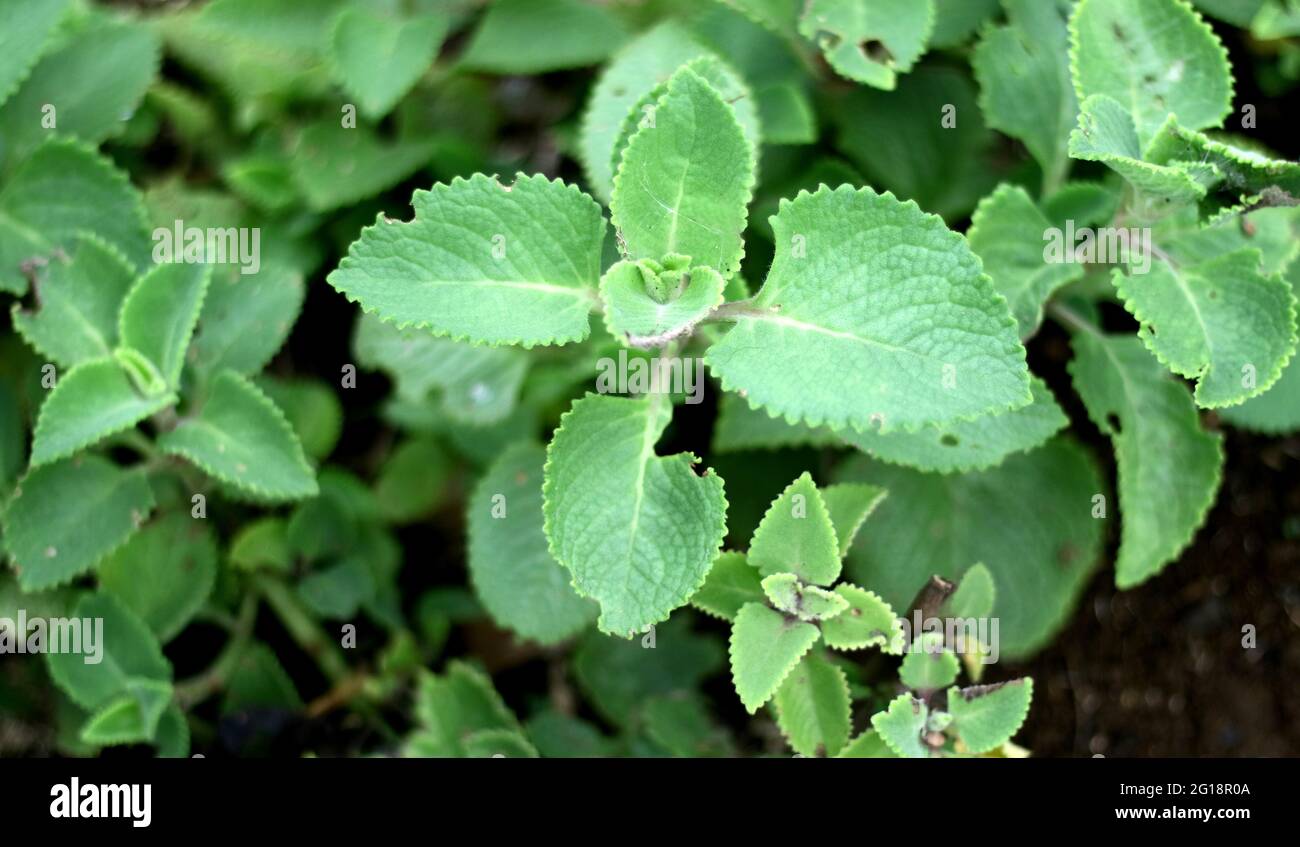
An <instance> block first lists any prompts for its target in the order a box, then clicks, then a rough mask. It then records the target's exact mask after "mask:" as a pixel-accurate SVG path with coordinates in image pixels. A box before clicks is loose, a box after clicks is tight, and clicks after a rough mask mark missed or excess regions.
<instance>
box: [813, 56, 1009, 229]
mask: <svg viewBox="0 0 1300 847" xmlns="http://www.w3.org/2000/svg"><path fill="white" fill-rule="evenodd" d="M829 105H831V108H830V109H828V110H826V111H827V116H828V117H829V118H831V119H832V120H833V121H835V123H836V124H837V125H838V132H837V134H836V140H835V146H836V148H837V149H838V150H840V151H841V152H842V153H843V154H844V156H845V158H847V159H848V160H849V161H850V162H852V163H853V165H855V166H856V167H857V168H858V169H860V170H861V171H862V173H863V174H865V175H866V176H867V178H868V179H869V180H870V185H872V186H876V187H877V188H879V189H882V190H886V189H887V190H888V191H890V192H892V193H893V194H894V195H895V196H897V197H898V198H899V199H901V200H915V201H916V202H917V204H918V205H920V207H921V208H922V209H925V210H926V211H927V212H933V213H934V214H936V215H942V216H943V217H944V218H945V219H947V220H949V221H957V220H960V219H961V218H964V217H965V216H966V215H967V214H968V213H969V212H970V211H971V209H973V208H975V204H976V203H978V202H979V199H980V198H981V197H983V196H984V195H986V194H988V193H989V192H990V191H992V190H993V188H994V187H995V186H996V185H997V183H998V175H997V169H996V166H995V164H994V158H993V155H992V153H993V149H994V147H995V145H996V143H997V137H996V135H995V134H994V133H993V132H992V131H990V130H989V128H988V127H987V126H985V124H984V118H983V116H982V114H981V110H980V108H979V104H978V101H977V89H976V87H975V83H974V82H972V81H971V79H970V77H969V76H968V75H967V74H966V73H965V72H964V71H962V70H961V69H959V68H956V67H950V66H944V65H922V66H920V67H918V68H916V69H915V70H913V71H912V72H911V73H909V74H907V75H906V76H904V77H903V78H901V79H900V80H899V81H898V90H897V91H892V92H886V91H878V90H876V89H873V88H868V87H863V86H859V87H857V88H856V89H855V90H853V91H850V92H847V93H846V95H845V96H844V97H843V98H842V99H839V100H832V101H831V103H830V104H829ZM947 118H952V119H953V120H947ZM954 121H955V123H954ZM829 184H832V185H834V184H835V183H829Z"/></svg>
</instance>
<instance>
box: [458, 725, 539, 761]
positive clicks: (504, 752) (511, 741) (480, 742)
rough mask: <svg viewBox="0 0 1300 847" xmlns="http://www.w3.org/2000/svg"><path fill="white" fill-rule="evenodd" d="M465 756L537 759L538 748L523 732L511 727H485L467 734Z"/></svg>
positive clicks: (472, 757)
mask: <svg viewBox="0 0 1300 847" xmlns="http://www.w3.org/2000/svg"><path fill="white" fill-rule="evenodd" d="M464 744H465V756H466V758H469V759H536V758H538V757H539V754H538V752H537V748H535V747H533V745H532V744H531V743H530V742H529V741H528V739H527V738H526V737H525V736H524V734H523V733H522V732H516V731H514V730H509V729H483V730H479V731H478V732H474V733H470V734H469V735H467V736H465V742H464Z"/></svg>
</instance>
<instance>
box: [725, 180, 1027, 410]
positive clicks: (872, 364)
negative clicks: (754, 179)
mask: <svg viewBox="0 0 1300 847" xmlns="http://www.w3.org/2000/svg"><path fill="white" fill-rule="evenodd" d="M772 226H773V230H774V232H775V234H776V258H775V260H774V261H773V263H772V269H771V271H770V272H769V273H768V277H767V281H766V282H765V283H764V285H763V288H762V290H761V291H759V293H758V295H757V297H755V298H754V308H753V309H752V310H751V311H749V312H746V313H743V314H741V315H739V316H738V318H737V323H736V325H735V326H734V327H733V328H732V329H731V330H730V331H729V332H728V333H727V334H726V335H725V336H724V337H723V338H722V340H721V341H719V342H718V343H716V344H714V345H713V346H712V347H711V348H710V349H709V352H708V356H707V361H708V364H709V366H710V368H711V369H712V370H713V372H714V374H715V375H717V376H718V377H719V378H720V379H721V380H722V384H723V387H724V388H726V389H727V390H731V391H743V392H745V396H746V398H747V399H748V400H749V402H750V403H751V404H753V405H756V406H759V407H763V408H767V409H769V410H771V411H774V412H777V413H780V414H782V415H784V417H785V418H786V420H787V421H790V422H796V421H799V420H803V421H806V422H808V423H810V424H813V425H821V424H825V425H827V426H830V427H831V428H833V429H837V430H838V429H840V428H842V427H844V426H845V425H846V424H847V425H850V426H852V427H853V428H854V429H858V430H865V429H868V428H871V427H873V426H877V427H879V428H880V429H881V431H890V430H894V429H902V430H906V431H911V430H915V429H916V428H918V427H920V426H922V425H925V424H936V423H945V422H949V421H955V420H962V419H969V418H973V417H977V416H979V415H982V414H988V413H991V412H995V411H1005V410H1009V409H1013V408H1018V407H1020V406H1024V405H1026V404H1027V403H1028V402H1029V401H1030V399H1031V395H1030V392H1029V376H1028V370H1027V368H1026V365H1025V361H1024V348H1023V347H1022V346H1021V345H1020V342H1019V340H1018V339H1017V337H1016V333H1015V321H1014V320H1013V319H1012V317H1011V314H1010V312H1008V310H1007V305H1006V301H1005V300H1003V299H1002V297H1001V296H1000V295H998V294H997V293H996V292H995V291H994V290H993V286H992V284H991V283H990V281H989V279H988V277H986V276H984V275H982V274H981V272H980V263H979V259H978V258H976V256H975V255H974V254H973V253H971V251H970V249H969V248H968V247H967V246H966V243H965V241H964V240H963V239H962V238H961V236H959V235H957V234H956V233H954V232H952V231H950V230H949V229H948V228H947V227H945V226H944V225H943V222H942V221H941V220H940V219H939V218H937V217H934V216H933V215H927V214H925V213H924V212H922V211H921V210H920V209H918V208H917V207H916V205H915V204H913V203H900V202H898V201H897V200H895V199H894V198H893V197H892V196H891V195H889V194H883V195H882V194H876V193H875V192H874V191H872V190H870V189H865V188H864V189H856V190H855V189H853V188H851V187H849V186H847V185H846V186H841V187H840V188H838V189H835V190H833V191H832V190H831V189H829V188H826V187H825V186H823V187H822V188H821V189H819V190H818V191H817V193H815V194H806V193H803V194H800V195H799V196H798V198H796V199H795V200H794V201H787V202H783V203H782V204H781V210H780V212H779V213H778V214H777V215H776V217H775V218H773V219H772ZM809 374H816V375H817V379H815V380H809V379H808V378H807V376H808V375H809Z"/></svg>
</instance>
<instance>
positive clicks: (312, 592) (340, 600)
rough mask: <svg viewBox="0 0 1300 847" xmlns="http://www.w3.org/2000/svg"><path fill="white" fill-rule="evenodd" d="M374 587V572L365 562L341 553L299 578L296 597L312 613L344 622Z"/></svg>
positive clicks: (370, 597)
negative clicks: (335, 558)
mask: <svg viewBox="0 0 1300 847" xmlns="http://www.w3.org/2000/svg"><path fill="white" fill-rule="evenodd" d="M375 588H376V586H375V580H374V575H373V574H372V573H371V571H370V568H369V567H367V565H366V562H365V561H363V560H362V559H360V558H359V557H357V556H344V557H343V558H342V559H340V560H338V561H337V562H333V563H331V564H329V565H327V566H326V567H324V568H322V569H320V570H318V571H313V572H312V573H310V574H308V575H307V576H305V577H303V579H302V581H301V582H299V583H298V596H299V597H300V598H302V602H303V605H305V606H306V607H307V608H308V609H309V610H310V611H311V612H313V613H314V614H316V615H319V616H320V617H322V618H329V619H330V620H339V621H346V620H351V619H352V618H353V617H355V616H356V614H357V610H358V609H360V608H361V606H362V604H364V603H366V602H367V601H368V600H371V599H372V598H373V597H374V596H375Z"/></svg>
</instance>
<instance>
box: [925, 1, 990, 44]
mask: <svg viewBox="0 0 1300 847" xmlns="http://www.w3.org/2000/svg"><path fill="white" fill-rule="evenodd" d="M997 13H998V0H935V2H934V30H933V31H932V32H931V33H930V47H931V48H936V49H938V48H944V49H946V48H949V47H960V46H961V45H963V44H964V43H965V42H966V41H967V40H968V39H969V38H970V37H971V36H973V35H974V34H975V31H976V30H978V29H979V28H980V25H981V24H983V23H984V22H985V21H987V20H988V19H989V18H992V17H993V16H994V15H996V14H997Z"/></svg>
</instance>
